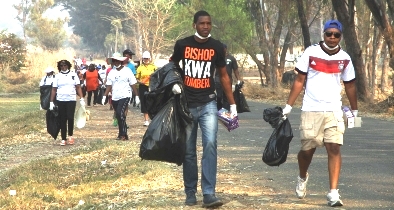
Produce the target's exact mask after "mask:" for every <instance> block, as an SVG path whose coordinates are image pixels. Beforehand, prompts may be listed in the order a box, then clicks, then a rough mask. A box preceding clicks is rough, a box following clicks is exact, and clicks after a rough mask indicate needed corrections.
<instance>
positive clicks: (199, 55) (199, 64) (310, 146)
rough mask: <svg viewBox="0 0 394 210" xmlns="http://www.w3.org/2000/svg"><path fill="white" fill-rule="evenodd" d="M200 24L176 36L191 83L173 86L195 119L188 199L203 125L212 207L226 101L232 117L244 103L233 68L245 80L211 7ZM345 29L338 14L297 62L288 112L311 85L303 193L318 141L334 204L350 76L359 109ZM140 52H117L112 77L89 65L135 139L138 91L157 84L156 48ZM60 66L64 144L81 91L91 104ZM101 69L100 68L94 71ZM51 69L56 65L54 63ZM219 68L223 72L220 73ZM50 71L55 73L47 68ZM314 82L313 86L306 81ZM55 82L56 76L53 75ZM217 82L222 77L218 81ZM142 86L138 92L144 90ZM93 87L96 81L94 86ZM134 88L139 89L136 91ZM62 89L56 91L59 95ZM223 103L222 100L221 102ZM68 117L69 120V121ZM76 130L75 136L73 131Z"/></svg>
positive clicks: (300, 180)
mask: <svg viewBox="0 0 394 210" xmlns="http://www.w3.org/2000/svg"><path fill="white" fill-rule="evenodd" d="M193 28H194V29H195V30H196V32H195V34H194V35H192V36H188V37H186V38H183V39H180V40H178V41H177V42H176V43H175V46H174V51H173V54H172V56H171V62H174V64H175V65H176V66H177V70H178V71H179V74H180V75H181V77H182V79H183V81H184V82H183V84H178V83H176V84H174V85H173V87H172V92H173V93H174V94H180V93H182V91H184V93H185V95H186V99H187V105H188V108H189V110H190V112H191V114H192V117H193V120H192V122H191V123H190V124H189V125H188V126H187V128H185V129H186V133H187V137H186V139H185V143H186V148H185V151H186V153H185V160H184V162H183V181H184V192H185V194H186V199H185V204H186V205H196V204H197V196H196V194H197V191H198V190H197V183H198V162H197V151H196V150H197V135H198V134H197V132H198V127H200V130H201V137H202V151H203V152H202V158H201V167H202V169H201V191H202V195H203V199H202V203H203V207H207V208H212V207H218V206H221V205H223V202H222V201H221V199H219V198H218V197H216V195H215V191H216V190H215V188H216V176H217V132H218V118H217V114H216V113H217V111H218V108H221V107H225V108H227V109H229V111H230V114H231V117H235V116H237V108H236V104H235V101H234V97H233V94H232V87H231V85H232V73H233V72H234V73H235V77H236V79H237V83H239V81H240V76H239V72H238V67H237V65H236V61H235V59H233V58H231V57H229V56H228V53H227V51H226V48H227V46H226V45H223V43H221V42H220V41H218V40H216V39H214V38H212V37H211V34H210V32H211V29H212V22H211V16H210V15H209V14H208V13H207V12H206V11H198V12H197V13H195V15H194V19H193ZM341 35H342V24H341V23H340V22H339V21H337V20H330V21H327V22H326V23H325V25H324V31H323V38H324V40H323V41H321V42H319V43H318V44H316V45H313V46H310V47H308V48H307V49H306V50H305V52H304V53H303V55H302V56H301V58H300V60H299V61H298V62H297V64H296V68H295V70H296V71H297V72H298V75H297V76H296V79H295V81H294V84H293V87H292V89H291V92H290V94H289V97H288V100H287V103H286V105H285V107H284V109H283V115H284V117H286V116H287V115H289V114H290V112H291V110H292V106H293V105H294V103H295V101H296V98H297V97H298V95H299V94H300V93H301V91H302V90H304V91H305V94H304V98H303V104H302V114H301V123H300V124H301V126H300V133H301V144H302V146H301V150H300V152H299V153H298V165H299V174H298V177H297V185H296V188H295V192H296V196H297V197H298V198H300V199H303V198H304V197H305V196H306V194H307V193H306V186H307V183H308V180H309V177H310V174H309V173H308V168H309V166H310V163H311V160H312V157H313V154H314V152H315V150H316V148H317V147H321V146H325V148H326V151H327V154H328V172H329V191H328V194H327V201H328V205H329V206H333V207H334V206H342V205H343V203H342V200H341V199H340V196H339V193H338V180H339V173H340V169H341V153H340V147H341V145H343V133H344V130H345V124H344V120H343V118H342V111H341V105H342V102H341V95H340V93H341V89H342V87H341V81H343V82H344V87H345V90H346V94H347V97H348V98H349V101H350V106H351V109H352V110H353V114H354V116H357V113H358V111H357V97H356V88H355V79H356V77H355V71H354V67H353V65H352V62H351V59H350V56H349V55H348V54H347V53H346V52H345V51H343V50H342V49H341V47H340V46H339V42H340V40H341ZM133 55H134V53H133V52H131V51H130V50H125V51H124V52H123V56H120V55H114V56H113V57H111V59H110V62H109V63H108V64H109V65H110V69H109V71H107V76H106V78H105V79H104V80H102V81H100V79H99V78H100V76H99V74H98V73H97V72H95V71H94V68H93V67H92V68H89V69H88V71H87V72H86V73H85V74H84V77H83V78H84V79H85V80H86V81H91V80H92V81H93V80H94V84H95V85H94V86H89V88H87V90H88V100H89V102H88V105H89V104H90V97H89V91H92V90H93V91H94V90H95V88H97V86H98V84H99V81H100V82H101V83H102V84H104V85H105V86H106V91H105V93H104V95H103V98H102V103H103V104H104V101H105V100H106V98H107V97H109V95H110V94H111V97H112V106H113V109H114V112H115V115H116V118H117V121H118V127H119V132H118V136H117V139H119V140H127V139H128V138H129V137H128V133H127V124H126V117H127V109H128V105H129V104H130V102H131V100H132V98H134V97H135V99H134V101H135V102H136V103H139V102H140V100H139V96H142V95H143V94H144V93H145V92H147V91H149V79H150V75H151V74H152V73H153V72H154V71H155V70H156V67H155V66H154V65H153V64H152V63H151V62H150V61H151V56H150V53H149V52H144V53H143V54H142V64H141V65H140V66H139V67H138V68H137V69H136V70H135V69H133V67H134V65H133V64H132V63H131V58H132V56H133ZM57 67H58V70H59V73H58V74H56V77H55V78H54V80H53V90H52V96H51V105H50V109H53V107H54V103H55V101H56V103H57V106H58V109H59V113H61V114H60V122H61V136H62V143H61V145H65V144H66V143H68V144H73V143H74V138H73V123H74V121H73V118H74V116H73V113H74V111H75V106H76V100H77V95H78V96H79V98H80V99H79V101H80V105H81V106H84V105H85V102H84V98H83V95H82V89H81V82H80V81H79V77H78V75H77V74H76V73H75V72H72V71H70V69H71V64H70V63H69V62H68V61H67V60H61V61H59V62H58V65H57ZM91 70H93V71H91ZM48 71H49V70H48ZM215 72H216V73H215ZM47 73H48V75H47V77H48V78H49V77H50V76H51V75H50V74H49V73H50V72H47ZM305 81H307V82H306V85H305V89H304V83H305ZM46 82H48V81H46ZM215 83H216V84H215ZM137 85H138V86H139V87H138V91H137ZM87 87H88V85H87ZM132 93H133V94H132ZM55 96H56V98H55ZM219 103H220V104H219ZM141 112H142V113H143V114H144V125H146V126H148V125H149V116H148V114H147V112H148V110H146V107H145V105H144V100H142V101H141ZM67 122H68V126H67V125H66V124H67ZM67 128H68V130H67ZM67 131H68V137H67Z"/></svg>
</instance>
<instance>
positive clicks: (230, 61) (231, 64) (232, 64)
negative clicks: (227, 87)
mask: <svg viewBox="0 0 394 210" xmlns="http://www.w3.org/2000/svg"><path fill="white" fill-rule="evenodd" d="M236 69H238V63H237V60H236V59H235V58H234V56H232V55H230V54H227V55H226V70H227V74H228V77H229V78H230V83H231V84H233V71H234V70H236ZM215 74H216V78H215V81H216V82H217V83H220V76H219V72H218V71H216V73H215Z"/></svg>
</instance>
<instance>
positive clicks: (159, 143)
mask: <svg viewBox="0 0 394 210" xmlns="http://www.w3.org/2000/svg"><path fill="white" fill-rule="evenodd" d="M178 103H179V98H175V97H172V98H171V99H169V100H168V102H167V103H166V104H165V105H164V106H163V107H162V109H161V110H160V111H159V112H158V113H157V114H156V115H155V117H154V118H153V119H152V122H151V123H150V124H149V126H148V129H147V130H146V132H145V134H144V137H143V138H142V143H141V146H140V152H139V156H140V157H141V158H142V159H145V160H158V161H164V162H170V163H176V164H177V165H178V166H180V165H182V163H183V160H184V159H185V149H186V127H187V125H188V124H189V123H190V122H191V119H192V118H191V116H185V115H184V114H183V113H184V112H183V110H181V109H180V107H179V104H178Z"/></svg>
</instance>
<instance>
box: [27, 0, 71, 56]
mask: <svg viewBox="0 0 394 210" xmlns="http://www.w3.org/2000/svg"><path fill="white" fill-rule="evenodd" d="M53 4H54V2H53V0H38V1H35V2H33V5H32V6H31V9H30V15H29V19H30V21H29V22H28V23H27V24H26V29H25V30H26V34H27V35H28V36H29V37H30V38H32V39H33V43H35V44H37V45H39V46H41V47H43V48H44V49H49V50H58V49H60V48H61V47H62V46H63V42H64V41H65V39H66V32H65V30H64V29H63V25H64V23H66V22H67V19H61V18H58V19H56V20H52V19H49V18H45V17H44V16H43V14H44V12H45V11H46V10H47V9H49V8H50V7H51V6H53Z"/></svg>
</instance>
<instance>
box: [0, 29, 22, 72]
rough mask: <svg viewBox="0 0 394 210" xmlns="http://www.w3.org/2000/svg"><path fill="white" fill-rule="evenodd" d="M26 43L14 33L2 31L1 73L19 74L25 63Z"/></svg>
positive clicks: (0, 35) (0, 43)
mask: <svg viewBox="0 0 394 210" xmlns="http://www.w3.org/2000/svg"><path fill="white" fill-rule="evenodd" d="M25 54H26V50H25V43H24V41H23V40H22V39H20V38H18V36H16V35H15V34H13V33H8V32H7V31H5V30H3V31H0V72H1V73H6V71H7V70H8V69H11V70H12V71H14V72H19V71H20V68H21V67H23V66H24V63H25Z"/></svg>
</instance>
